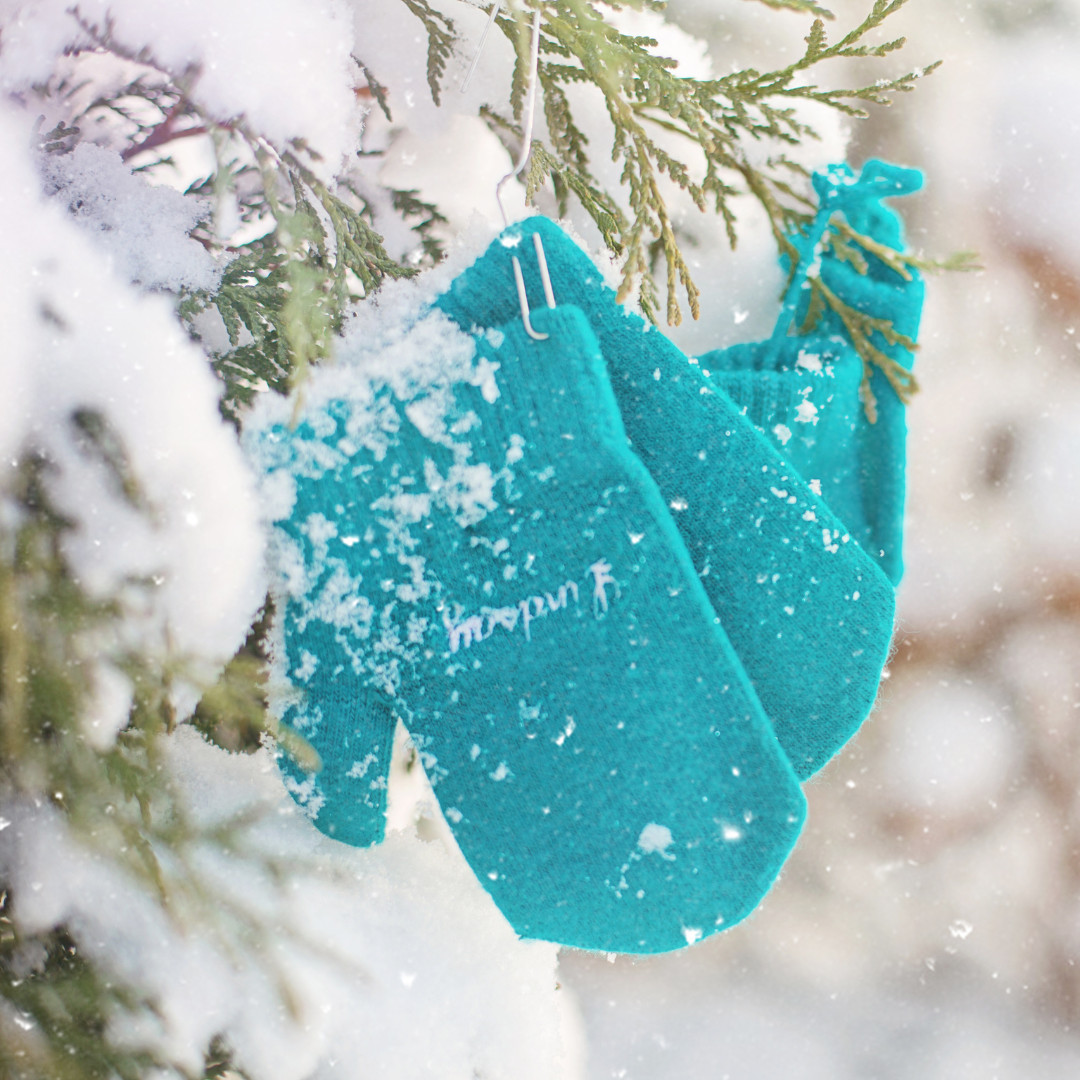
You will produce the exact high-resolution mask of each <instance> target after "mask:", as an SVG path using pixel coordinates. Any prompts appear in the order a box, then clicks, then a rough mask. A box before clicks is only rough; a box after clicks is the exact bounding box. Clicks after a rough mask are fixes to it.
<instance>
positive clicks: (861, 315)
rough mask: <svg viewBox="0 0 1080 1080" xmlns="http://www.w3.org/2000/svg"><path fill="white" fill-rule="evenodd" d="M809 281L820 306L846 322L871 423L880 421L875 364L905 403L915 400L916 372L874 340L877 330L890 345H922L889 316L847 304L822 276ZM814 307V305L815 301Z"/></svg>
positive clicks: (867, 414)
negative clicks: (873, 383) (873, 375)
mask: <svg viewBox="0 0 1080 1080" xmlns="http://www.w3.org/2000/svg"><path fill="white" fill-rule="evenodd" d="M807 281H808V282H809V283H810V287H811V289H812V290H813V291H814V292H816V293H818V294H819V295H820V297H821V300H820V301H819V306H820V305H821V304H824V305H826V306H828V308H829V309H830V310H831V311H832V312H833V313H834V314H835V315H836V316H837V317H838V318H839V319H840V321H841V322H842V323H843V324H844V329H845V330H846V331H847V333H848V337H849V338H850V339H851V344H852V345H853V346H854V348H855V351H856V352H857V353H858V354H859V357H860V358H861V359H862V363H863V377H862V382H861V383H860V384H859V400H860V401H861V402H862V404H863V409H864V410H865V411H866V419H867V420H868V421H869V422H870V423H871V424H876V423H877V398H875V396H874V393H873V390H872V389H871V387H870V376H871V373H872V370H873V368H874V367H877V368H879V369H880V371H881V373H882V374H883V375H884V376H885V378H886V379H888V381H889V385H890V386H891V387H892V388H893V390H894V391H895V392H896V396H897V397H898V398H899V399H900V400H901V401H902V402H903V403H904V404H905V405H909V404H910V403H911V399H912V398H913V397H914V396H915V394H917V393H918V391H919V383H918V380H917V379H916V378H915V375H914V373H913V372H912V371H910V370H909V369H908V368H906V367H904V365H903V364H901V363H900V362H899V361H897V360H894V359H893V358H892V357H891V356H889V355H887V354H886V353H884V352H882V350H881V349H879V348H878V347H877V346H876V345H875V344H874V343H873V341H872V340H871V339H872V337H873V335H874V334H875V333H876V334H880V335H881V337H882V338H884V339H885V341H886V342H887V343H888V344H889V345H899V346H900V347H901V348H904V349H907V350H908V351H909V352H914V351H915V350H916V349H918V347H919V346H918V345H917V344H916V343H915V342H914V341H912V340H911V338H909V337H907V336H906V335H904V334H901V333H898V332H897V331H896V330H894V329H893V324H892V322H891V321H889V320H888V319H876V318H874V317H873V316H872V315H867V314H866V313H865V312H862V311H859V310H857V309H856V308H853V307H851V306H849V305H848V304H845V303H844V301H843V300H841V299H840V297H838V296H837V295H836V293H834V292H833V291H832V290H831V289H830V288H829V287H828V285H826V284H825V282H824V281H822V280H821V278H820V277H808V278H807ZM811 306H813V300H812V301H811ZM807 321H809V319H808V320H807Z"/></svg>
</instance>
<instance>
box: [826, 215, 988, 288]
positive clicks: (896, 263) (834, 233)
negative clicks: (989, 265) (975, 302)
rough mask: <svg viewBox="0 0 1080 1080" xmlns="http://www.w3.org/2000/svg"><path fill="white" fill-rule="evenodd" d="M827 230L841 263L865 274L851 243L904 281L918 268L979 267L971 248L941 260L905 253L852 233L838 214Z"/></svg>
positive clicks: (963, 269)
mask: <svg viewBox="0 0 1080 1080" xmlns="http://www.w3.org/2000/svg"><path fill="white" fill-rule="evenodd" d="M829 227H830V231H829V233H828V234H827V239H828V242H829V243H830V244H831V245H832V248H833V250H834V251H835V252H836V254H837V256H838V257H839V258H840V259H842V260H843V261H845V262H850V263H851V264H852V265H853V266H855V268H856V269H857V270H858V271H859V273H860V274H865V273H866V268H867V264H866V260H865V259H864V258H863V257H862V256H861V255H860V254H859V252H858V251H857V250H856V249H855V248H853V247H852V246H851V245H852V244H855V245H858V247H861V248H862V249H863V250H864V251H868V252H869V253H870V254H871V255H874V256H876V257H877V258H878V259H880V260H881V261H882V262H883V263H884V264H885V265H886V266H887V267H888V268H889V269H890V270H894V271H896V273H898V274H899V275H900V276H901V277H902V278H903V279H904V280H905V281H910V280H911V270H912V269H914V270H921V271H923V272H925V273H932V274H933V273H940V272H942V271H958V272H962V273H963V272H971V271H976V270H981V269H982V266H981V265H980V264H979V261H978V255H976V254H975V252H973V251H958V252H956V253H954V254H952V255H948V256H946V257H945V258H944V259H926V258H923V257H922V256H921V255H912V254H909V253H907V252H903V251H897V250H896V249H895V248H891V247H889V246H888V245H887V244H882V243H880V242H879V241H877V240H875V239H874V238H873V237H871V236H866V235H864V234H863V233H860V232H856V231H855V230H854V229H853V228H852V227H851V226H850V225H849V224H848V223H847V222H846V221H845V220H844V219H843V217H842V216H841V215H836V216H834V218H833V220H832V221H831V222H830V223H829Z"/></svg>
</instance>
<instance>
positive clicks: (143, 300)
mask: <svg viewBox="0 0 1080 1080" xmlns="http://www.w3.org/2000/svg"><path fill="white" fill-rule="evenodd" d="M20 119H22V118H21V117H19V116H18V115H17V114H15V115H12V114H11V113H10V111H9V110H8V108H7V107H6V106H5V107H3V109H2V111H0V159H2V160H3V161H4V168H3V170H0V209H2V212H3V215H4V219H5V221H6V222H7V223H8V224H7V234H6V238H5V240H6V244H5V250H6V256H5V260H4V264H3V267H2V268H0V282H2V283H0V310H2V314H0V319H2V321H3V325H4V333H5V343H4V348H3V350H0V382H2V384H3V386H4V388H5V392H4V394H3V395H2V396H0V397H2V404H0V421H2V422H0V451H2V454H3V458H2V461H3V464H2V465H0V468H4V469H10V468H12V466H13V463H14V461H15V458H16V455H18V454H19V453H20V452H22V453H26V452H36V453H39V454H41V455H43V456H44V457H45V458H46V459H47V461H48V462H49V463H50V467H49V471H48V484H49V490H50V493H51V496H52V498H53V499H54V500H55V502H56V505H57V507H58V509H60V510H61V511H62V512H63V513H64V514H65V515H67V516H68V517H70V518H71V519H72V520H73V521H74V522H75V523H76V527H75V528H74V529H73V530H72V531H71V532H70V533H68V534H67V535H66V538H65V541H64V546H65V552H66V554H67V556H68V558H69V559H70V561H71V565H72V568H73V570H74V572H75V574H76V576H77V577H78V580H79V581H80V582H81V584H82V585H83V586H84V587H85V588H86V589H87V590H89V591H90V592H91V593H92V594H94V595H97V596H114V597H119V598H122V599H123V601H124V602H125V604H126V609H127V612H128V617H127V619H126V621H125V623H124V625H123V629H122V632H123V634H124V635H125V639H126V641H127V642H128V643H129V644H130V643H136V642H137V643H138V644H139V645H140V647H144V648H146V649H148V650H149V651H150V652H151V653H155V652H156V653H157V654H158V655H159V656H161V657H164V656H165V655H166V654H171V655H172V656H173V657H175V658H178V659H183V660H184V661H186V662H187V664H188V672H189V676H190V678H189V680H188V682H187V684H186V685H185V686H184V687H181V689H180V690H179V691H178V700H177V704H178V705H179V707H180V711H181V714H182V715H183V714H185V713H186V712H187V711H190V708H191V707H192V706H193V705H194V701H195V695H196V694H197V690H196V688H195V683H196V682H199V681H203V680H206V679H210V678H213V677H216V670H217V668H218V667H220V665H221V664H223V663H224V662H225V661H226V660H227V659H228V658H229V657H230V656H231V655H232V654H233V653H234V652H235V651H236V649H237V648H238V647H239V646H240V645H241V644H242V643H243V640H244V637H245V635H246V632H247V628H248V626H249V625H250V623H251V620H252V618H253V616H254V614H255V612H256V610H257V609H258V607H259V604H260V603H261V601H262V598H263V596H264V593H265V589H264V584H263V571H262V546H263V541H262V536H261V533H260V530H259V524H258V523H259V517H258V513H257V510H256V504H255V491H254V485H253V482H252V479H251V475H250V472H249V470H248V468H247V466H246V464H245V462H244V459H243V457H242V455H241V453H240V450H239V447H238V446H237V443H236V439H235V436H234V435H233V433H232V431H231V430H230V429H229V428H228V427H227V426H226V425H225V423H224V422H223V421H222V419H221V417H220V415H219V413H218V407H217V404H218V395H219V385H218V383H217V381H216V380H215V378H214V376H213V374H212V372H211V371H210V369H209V367H208V365H207V363H206V358H205V357H204V355H203V354H202V353H201V352H200V351H199V350H198V349H197V348H195V347H194V346H193V345H192V344H191V343H190V342H189V341H188V339H187V337H186V335H185V334H184V332H183V331H182V329H181V328H180V325H179V323H178V322H177V320H176V317H175V314H174V311H173V308H172V306H171V304H170V303H169V302H168V301H166V300H165V299H164V298H157V297H153V296H145V295H140V294H139V293H138V292H137V291H136V290H135V289H134V288H133V287H132V286H131V285H130V284H129V283H128V281H126V280H124V279H123V278H122V277H120V276H118V275H117V273H116V270H117V269H119V268H120V267H119V266H117V264H120V265H121V266H123V268H124V269H126V270H129V271H130V270H131V268H132V265H133V261H134V260H137V259H138V258H140V257H141V256H140V255H139V250H140V248H141V247H142V246H143V243H144V238H143V237H142V236H141V235H140V233H139V231H138V230H137V229H134V230H131V231H129V232H128V233H125V232H124V231H123V230H110V229H108V228H100V227H99V228H97V229H96V233H97V236H96V237H95V238H96V239H99V240H102V238H103V240H102V244H103V247H104V249H105V250H104V251H102V250H101V249H100V248H98V249H95V247H94V246H92V244H91V238H88V237H86V236H85V235H84V233H83V231H82V229H80V227H79V222H78V219H76V220H75V221H72V220H71V218H70V217H69V216H67V215H65V214H64V213H63V212H62V211H61V209H60V208H59V207H57V206H55V205H53V206H50V205H47V204H45V203H44V202H43V201H42V200H41V198H40V196H39V195H38V191H39V190H40V187H41V182H40V180H39V177H38V175H37V171H36V170H35V168H34V165H33V163H32V162H31V160H30V155H29V153H28V150H27V138H26V135H27V131H26V127H25V125H24V124H21V123H20V122H19V120H20ZM87 150H88V151H89V152H88V153H84V154H83V155H81V156H80V157H79V159H78V160H77V161H76V162H75V173H74V175H75V176H77V177H78V178H79V179H80V182H82V181H85V183H86V185H87V188H88V189H89V187H90V186H92V185H93V184H98V188H97V190H98V191H99V192H100V191H102V190H104V188H105V186H106V185H104V184H102V183H100V181H101V179H102V177H101V173H100V171H97V170H101V169H103V170H105V172H106V173H107V174H111V175H112V177H113V178H114V179H115V180H116V181H118V183H117V187H116V190H117V191H118V192H119V193H120V195H121V196H122V197H125V198H129V199H131V200H132V201H133V202H135V203H137V204H139V206H140V211H139V212H137V213H135V214H133V215H132V217H133V218H134V219H135V220H136V221H137V220H138V219H139V218H140V215H141V216H142V217H143V219H144V220H145V219H146V218H150V217H153V216H155V215H157V217H158V219H159V222H160V224H161V228H162V229H163V230H165V229H166V226H167V225H168V224H169V223H170V222H171V225H172V231H173V238H172V241H171V245H172V246H171V249H170V247H169V242H168V241H163V242H162V243H161V244H160V246H159V251H161V252H162V254H163V261H161V262H159V263H158V265H157V268H156V270H154V271H153V273H154V275H155V276H156V281H155V284H158V285H168V286H169V287H171V288H176V287H178V285H179V284H180V283H181V281H180V280H179V279H182V278H183V277H185V276H187V277H189V278H190V277H191V276H192V274H201V275H202V276H203V278H204V279H205V280H209V279H210V278H211V277H212V274H213V271H212V269H211V268H209V267H207V266H206V264H205V263H200V262H199V261H198V260H195V259H192V258H191V257H190V255H189V253H188V252H187V250H186V249H184V244H185V243H188V244H194V241H190V240H188V238H187V237H186V235H185V231H184V226H185V224H186V222H187V221H188V220H190V214H188V216H185V212H186V211H187V204H184V205H183V206H179V205H178V204H177V203H176V201H175V200H181V197H180V196H179V195H176V196H175V198H173V197H172V196H173V193H170V192H163V191H155V189H152V188H150V187H149V186H147V185H142V189H140V188H139V187H138V185H139V184H141V181H136V180H134V179H133V178H132V177H131V176H130V173H127V171H126V169H124V168H123V167H122V166H119V164H118V162H117V161H115V160H114V159H113V158H112V157H110V156H109V155H108V154H107V152H105V151H96V148H92V147H88V148H87ZM80 162H81V163H84V164H85V163H86V162H89V163H90V165H89V166H87V167H86V168H85V169H82V171H81V172H80ZM181 202H182V200H181ZM91 203H93V200H91ZM163 208H164V209H163ZM99 210H100V214H99V217H98V219H97V220H98V224H100V221H101V219H102V216H105V215H107V213H108V212H109V211H108V207H107V206H105V207H104V208H101V207H99ZM95 212H96V211H95ZM169 215H171V218H170V216H169ZM92 220H93V218H88V219H87V221H92ZM83 224H84V225H85V224H86V222H83ZM196 246H198V245H196ZM113 252H116V253H117V254H116V257H115V258H110V255H112V254H113ZM170 252H171V253H170ZM110 264H112V265H110ZM79 410H91V411H92V412H94V413H95V414H97V415H98V416H100V417H103V418H104V421H105V423H106V424H107V425H108V427H109V429H110V431H111V432H112V433H114V434H115V436H116V438H117V439H118V440H119V444H120V447H121V448H122V453H123V455H124V456H125V457H126V459H127V465H128V469H129V472H130V475H131V477H132V478H133V479H134V480H135V482H136V484H137V486H138V500H137V501H138V504H137V505H133V504H132V502H131V501H130V499H128V498H126V497H125V495H124V493H123V491H122V489H121V486H120V484H119V483H118V481H117V478H116V476H115V474H114V473H113V472H112V471H110V469H109V468H107V467H106V466H105V464H104V463H103V461H102V460H101V455H100V454H98V453H96V452H95V451H94V450H93V448H92V446H90V445H88V442H87V440H86V438H85V437H84V436H83V435H82V434H81V433H80V430H79V428H78V427H77V426H76V424H75V422H74V420H73V417H74V416H75V414H76V412H77V411H79ZM5 483H6V481H5ZM105 679H106V681H107V677H105ZM114 682H115V680H114ZM106 702H112V703H113V708H114V710H115V711H114V712H113V713H112V715H108V716H106V715H104V714H101V713H100V712H99V714H98V715H96V716H95V718H94V721H93V722H94V723H96V724H97V725H98V726H97V728H96V729H95V730H96V731H97V732H98V733H101V732H105V731H108V730H111V731H115V730H116V729H117V728H118V727H119V726H121V724H122V721H123V718H124V717H126V714H127V703H126V701H125V699H124V695H121V694H118V693H116V692H115V687H114V688H113V689H112V690H109V691H108V692H105V691H103V692H102V694H101V695H100V700H99V702H98V707H99V710H100V709H104V708H105V703H106Z"/></svg>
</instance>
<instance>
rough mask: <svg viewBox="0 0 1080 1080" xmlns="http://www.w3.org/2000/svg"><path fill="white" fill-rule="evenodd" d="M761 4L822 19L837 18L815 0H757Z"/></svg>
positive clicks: (777, 9) (776, 9) (775, 9)
mask: <svg viewBox="0 0 1080 1080" xmlns="http://www.w3.org/2000/svg"><path fill="white" fill-rule="evenodd" d="M757 2H758V3H759V4H764V5H765V6H766V7H769V8H772V9H773V10H774V11H797V12H800V13H808V14H810V15H817V16H819V17H820V18H822V19H835V18H836V16H835V15H834V14H833V13H832V12H831V11H829V10H827V9H826V8H823V7H822V6H821V5H820V4H817V3H815V2H814V0H757Z"/></svg>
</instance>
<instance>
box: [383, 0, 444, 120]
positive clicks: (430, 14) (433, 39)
mask: <svg viewBox="0 0 1080 1080" xmlns="http://www.w3.org/2000/svg"><path fill="white" fill-rule="evenodd" d="M402 3H403V4H404V5H405V6H406V7H407V8H408V9H409V10H410V11H411V12H412V13H413V14H414V15H415V16H416V17H417V18H418V19H419V20H420V21H421V22H422V23H423V24H424V30H425V31H426V33H427V36H428V57H427V81H428V87H429V88H430V90H431V100H432V101H434V102H435V104H436V105H441V104H442V100H441V96H442V86H441V79H442V77H443V75H445V74H446V64H447V61H448V60H449V59H450V57H451V56H452V55H453V51H454V22H453V20H452V19H450V18H448V17H447V16H446V15H444V14H443V13H442V12H441V11H436V10H435V9H434V8H432V7H431V5H430V4H429V3H428V2H427V0H402ZM372 92H373V93H374V92H375V91H374V88H373V90H372ZM380 103H381V102H380ZM384 111H385V110H384ZM387 118H388V119H389V115H388V117H387Z"/></svg>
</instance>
